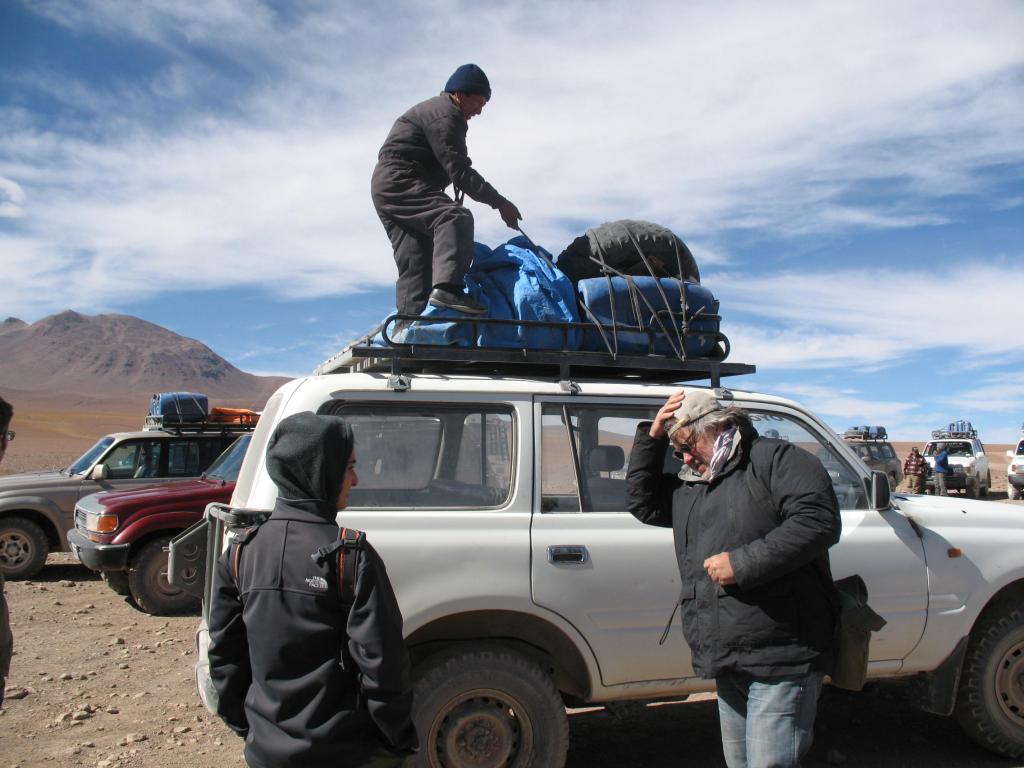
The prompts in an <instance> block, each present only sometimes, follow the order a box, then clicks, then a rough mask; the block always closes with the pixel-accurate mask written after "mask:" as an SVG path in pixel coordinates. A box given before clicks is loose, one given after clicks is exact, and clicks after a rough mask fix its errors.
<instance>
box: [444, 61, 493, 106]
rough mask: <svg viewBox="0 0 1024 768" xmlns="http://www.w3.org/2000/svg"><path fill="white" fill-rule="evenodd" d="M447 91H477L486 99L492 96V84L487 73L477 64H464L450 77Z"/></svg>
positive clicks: (446, 84)
mask: <svg viewBox="0 0 1024 768" xmlns="http://www.w3.org/2000/svg"><path fill="white" fill-rule="evenodd" d="M444 92H445V93H475V94H477V95H479V96H483V97H484V98H485V99H490V98H491V84H490V82H489V81H488V80H487V75H485V74H484V71H483V70H482V69H480V67H478V66H477V65H476V64H463V65H462V66H461V67H459V68H458V69H456V70H455V72H454V74H453V75H452V76H451V77H449V78H448V82H447V83H445V86H444Z"/></svg>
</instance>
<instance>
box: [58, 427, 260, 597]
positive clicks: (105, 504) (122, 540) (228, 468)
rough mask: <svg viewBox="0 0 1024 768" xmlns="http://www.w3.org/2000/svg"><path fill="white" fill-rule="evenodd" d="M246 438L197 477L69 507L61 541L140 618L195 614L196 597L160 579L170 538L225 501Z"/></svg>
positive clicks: (110, 494) (100, 496)
mask: <svg viewBox="0 0 1024 768" xmlns="http://www.w3.org/2000/svg"><path fill="white" fill-rule="evenodd" d="M251 437H252V435H249V434H246V435H243V436H241V437H239V438H238V439H237V440H235V442H234V443H232V444H231V446H230V447H229V448H228V449H227V450H226V451H224V453H222V454H221V455H220V456H219V457H218V458H217V459H216V461H214V462H213V464H211V465H210V468H209V469H207V470H206V472H205V473H204V474H203V475H202V477H200V478H199V479H197V480H188V481H184V482H179V483H167V484H164V485H157V486H148V487H146V488H139V489H134V488H133V489H129V490H123V491H114V492H107V493H94V494H92V495H91V496H86V497H84V498H82V499H81V500H79V502H78V504H77V505H76V506H75V527H74V528H72V529H71V530H69V531H68V532H67V538H68V544H69V545H70V547H71V551H72V552H74V554H75V557H77V558H78V559H79V560H80V561H81V562H82V564H83V565H85V566H86V567H88V568H91V569H92V570H94V571H99V572H100V573H101V574H102V575H103V579H104V581H106V582H107V584H108V585H110V588H111V589H113V590H114V591H115V592H117V593H118V594H119V595H128V594H130V595H131V596H132V598H133V599H134V600H135V603H136V605H138V606H139V608H141V609H142V610H143V611H145V612H146V613H150V614H153V615H156V616H166V615H169V614H174V613H185V612H190V611H198V610H199V606H200V603H199V600H198V599H197V598H194V597H192V596H191V595H189V594H188V593H187V592H185V591H183V590H181V589H178V588H177V587H174V586H172V585H171V584H170V583H169V582H168V581H167V547H168V544H169V543H170V541H171V539H172V538H173V537H174V536H175V535H177V534H178V533H180V532H181V531H184V530H185V529H186V528H188V527H189V526H190V525H192V524H193V523H195V522H197V521H198V520H201V519H202V517H203V512H204V511H205V510H206V505H207V504H209V503H211V502H220V503H222V504H227V503H228V502H229V501H230V500H231V494H232V492H233V491H234V490H235V481H236V480H237V479H238V470H239V468H240V467H241V466H242V459H243V458H245V451H246V449H247V448H248V447H249V440H250V438H251Z"/></svg>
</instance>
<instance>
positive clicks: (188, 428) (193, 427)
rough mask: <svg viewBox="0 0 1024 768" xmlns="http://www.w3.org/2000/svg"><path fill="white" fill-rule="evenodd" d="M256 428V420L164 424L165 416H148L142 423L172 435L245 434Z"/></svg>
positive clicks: (145, 426)
mask: <svg viewBox="0 0 1024 768" xmlns="http://www.w3.org/2000/svg"><path fill="white" fill-rule="evenodd" d="M255 428H256V421H252V422H247V423H239V422H237V421H234V422H228V421H186V422H181V423H178V422H175V423H173V424H164V417H163V416H147V417H146V419H145V421H144V422H143V423H142V429H143V430H144V431H146V432H150V431H155V432H167V433H169V434H172V435H184V434H197V433H199V432H204V433H211V434H217V433H219V434H222V435H244V434H245V433H246V432H252V431H253V430H254V429H255Z"/></svg>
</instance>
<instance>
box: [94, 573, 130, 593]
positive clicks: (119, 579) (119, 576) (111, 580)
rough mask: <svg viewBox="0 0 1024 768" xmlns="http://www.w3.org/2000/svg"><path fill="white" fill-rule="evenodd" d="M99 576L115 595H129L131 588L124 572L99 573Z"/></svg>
mask: <svg viewBox="0 0 1024 768" xmlns="http://www.w3.org/2000/svg"><path fill="white" fill-rule="evenodd" d="M100 575H101V577H102V579H103V581H105V582H106V583H107V586H108V587H110V588H111V590H113V591H114V593H115V594H118V595H121V596H123V597H127V596H128V595H130V594H131V587H129V586H128V574H127V573H126V572H125V571H101V572H100Z"/></svg>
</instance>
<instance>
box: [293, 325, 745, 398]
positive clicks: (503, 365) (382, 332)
mask: <svg viewBox="0 0 1024 768" xmlns="http://www.w3.org/2000/svg"><path fill="white" fill-rule="evenodd" d="M411 322H416V323H455V324H469V325H471V332H472V333H471V337H472V338H474V339H479V338H480V329H482V328H484V327H489V326H510V327H512V328H523V329H527V328H541V329H546V330H548V331H553V332H556V333H557V334H558V335H559V337H560V338H561V340H562V343H561V347H560V348H557V349H532V348H528V347H525V346H523V347H484V346H471V347H470V346H449V345H442V344H419V343H415V342H413V343H406V342H404V341H402V340H401V338H404V336H403V335H402V333H401V332H398V333H395V331H394V325H395V324H396V323H402V324H408V323H411ZM595 327H596V328H597V329H598V330H599V331H600V332H601V334H602V338H603V339H604V340H605V344H606V346H607V350H606V351H601V352H594V351H582V350H578V349H571V348H570V344H569V338H570V332H571V331H583V330H586V329H590V330H594V328H595ZM619 333H631V334H637V333H643V334H646V335H647V338H648V342H649V343H648V350H649V354H646V355H626V354H621V353H618V352H616V350H617V349H618V335H617V334H619ZM680 335H681V337H682V338H683V340H684V341H685V340H686V339H687V338H698V337H705V338H706V337H708V336H712V337H713V340H714V342H715V347H714V350H713V352H712V356H709V357H691V356H687V354H686V350H685V343H684V344H682V345H680V347H677V348H679V349H680V350H681V353H680V354H679V355H659V354H654V353H653V350H654V344H655V340H656V338H657V336H658V334H657V333H656V331H654V330H653V329H651V328H640V327H637V326H625V325H621V324H619V325H617V326H606V325H600V324H598V323H596V322H587V323H568V322H549V321H538V320H500V319H495V318H483V317H431V316H427V317H423V316H420V315H404V314H392V315H389V316H388V317H387V318H386V319H385V320H384V322H383V323H381V324H380V325H378V326H377V327H375V328H374V329H373V330H371V331H370V332H369V333H367V334H366V335H365V336H362V337H360V338H358V339H356V340H355V341H353V342H352V343H350V344H349V345H348V346H346V347H345V348H344V349H342V350H341V351H340V352H338V353H337V354H335V355H333V356H332V357H330V358H328V359H327V360H325V361H324V362H323V363H321V364H320V365H319V366H317V368H316V370H314V372H313V373H314V375H325V374H330V373H355V372H379V373H389V374H391V375H393V376H399V375H401V374H403V373H466V374H485V375H486V374H503V375H512V376H544V377H548V376H552V377H554V376H557V377H558V378H559V380H561V381H568V380H571V379H573V378H597V379H607V378H634V379H640V380H644V381H659V382H682V381H703V380H710V382H711V386H713V387H718V386H720V385H721V384H720V380H721V377H723V376H740V375H743V374H750V373H754V372H755V371H756V370H757V369H756V367H755V366H753V365H748V364H746V363H727V362H725V358H726V357H728V355H729V350H730V347H729V340H728V338H727V337H726V336H725V335H724V334H722V333H721V332H717V331H716V332H713V333H708V332H707V331H700V332H692V333H690V332H688V331H686V330H685V329H683V330H682V331H681V334H680ZM393 336H398V337H400V338H398V339H396V338H393Z"/></svg>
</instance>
